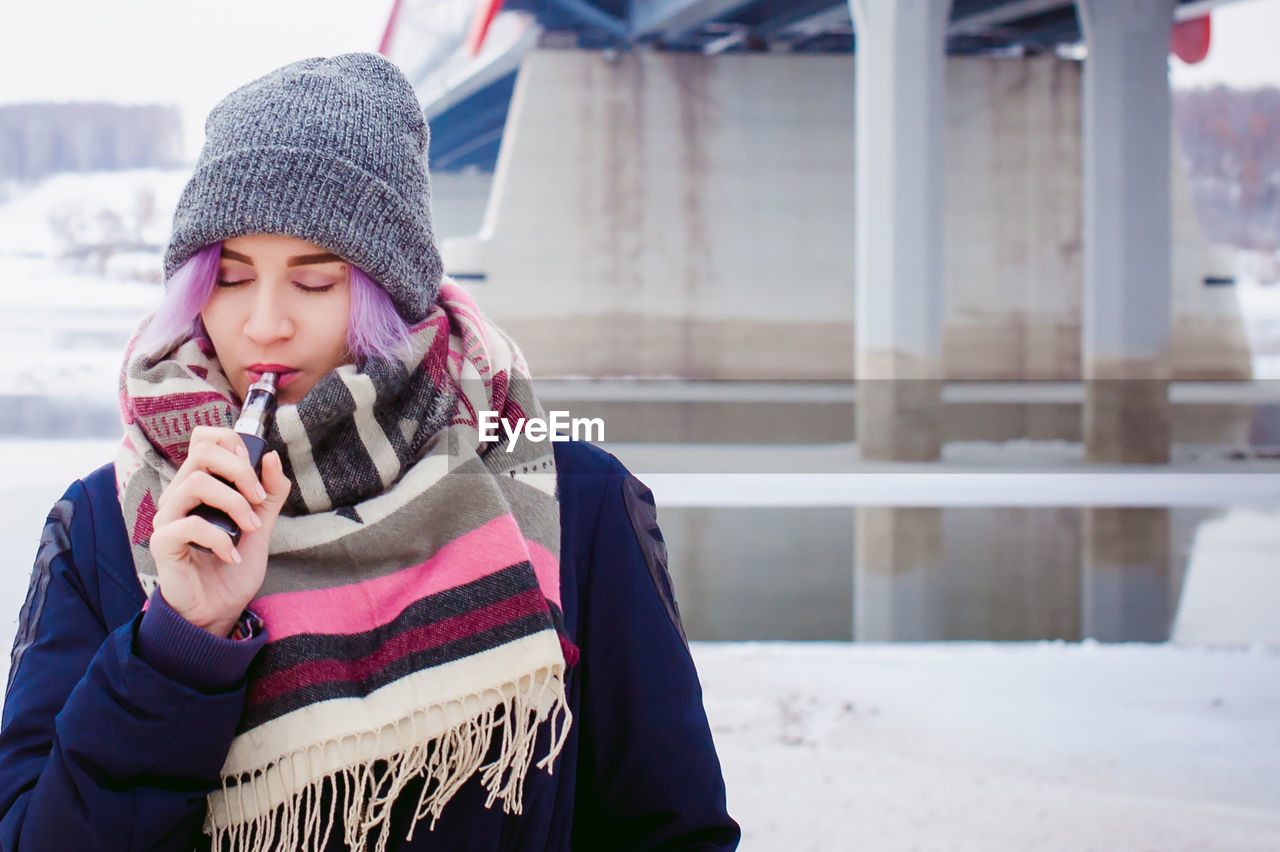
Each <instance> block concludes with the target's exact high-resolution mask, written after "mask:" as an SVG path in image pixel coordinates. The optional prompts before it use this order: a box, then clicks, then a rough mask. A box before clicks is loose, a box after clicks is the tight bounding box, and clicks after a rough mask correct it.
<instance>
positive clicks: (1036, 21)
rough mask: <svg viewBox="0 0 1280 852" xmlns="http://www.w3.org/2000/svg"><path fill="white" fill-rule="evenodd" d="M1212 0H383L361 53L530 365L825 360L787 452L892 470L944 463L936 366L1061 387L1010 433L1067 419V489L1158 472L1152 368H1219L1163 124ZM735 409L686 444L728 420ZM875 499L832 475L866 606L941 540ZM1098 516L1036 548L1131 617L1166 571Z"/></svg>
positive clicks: (655, 368) (1166, 388)
mask: <svg viewBox="0 0 1280 852" xmlns="http://www.w3.org/2000/svg"><path fill="white" fill-rule="evenodd" d="M1217 5H1219V4H1218V3H1217V2H1215V1H1214V0H1209V1H1208V2H1206V0H1074V2H1073V0H747V1H746V2H744V0H631V2H626V0H508V1H507V2H505V3H499V2H497V0H479V2H475V0H472V2H460V3H455V4H450V3H439V2H431V3H429V2H414V0H401V2H399V3H397V4H396V9H395V12H394V13H393V15H392V20H391V21H390V22H389V26H388V28H387V37H386V38H385V39H384V44H383V49H384V52H386V53H387V54H388V55H389V56H390V57H391V58H392V59H393V60H395V61H396V62H397V63H398V64H399V65H400V66H401V67H403V68H404V69H405V70H406V72H407V73H408V74H409V76H410V79H411V80H412V81H413V82H414V84H415V86H416V88H417V91H418V94H419V97H420V99H421V100H422V102H423V104H424V107H425V111H426V115H427V118H428V120H429V121H430V124H431V128H432V146H431V161H432V169H433V172H434V174H435V180H436V184H435V186H436V187H437V188H439V187H441V186H447V185H450V181H451V180H453V176H458V179H459V180H462V181H464V182H465V181H469V180H473V179H474V180H476V181H478V184H477V185H478V186H480V187H481V188H482V190H483V193H484V195H485V198H486V203H485V205H484V214H483V217H482V221H480V223H479V226H478V228H477V232H476V233H474V234H469V235H466V236H457V237H454V238H451V239H446V240H444V241H443V245H442V249H443V254H444V257H445V262H446V266H447V268H448V271H449V272H450V274H452V275H454V276H455V277H458V278H462V279H466V280H468V281H470V282H472V288H471V289H472V292H473V293H474V295H475V298H476V300H477V302H478V303H479V304H480V305H481V306H482V307H483V308H484V309H485V310H486V312H488V313H490V315H492V316H493V317H494V318H495V320H497V321H498V323H499V324H500V325H501V326H502V327H503V328H504V329H506V330H507V331H508V332H510V333H511V334H512V336H513V337H515V339H516V340H518V341H520V343H521V346H522V349H523V350H524V352H525V354H526V356H527V357H528V360H529V362H530V365H531V367H532V369H533V371H534V374H535V375H537V376H540V377H541V378H544V379H545V378H554V377H564V376H580V375H584V374H585V375H588V376H592V377H609V376H619V375H632V376H637V375H638V376H645V377H663V378H672V377H675V378H681V379H715V380H735V381H740V382H752V383H757V382H788V383H795V382H797V381H810V382H816V383H827V382H830V383H835V384H837V385H841V386H844V387H847V386H849V384H850V383H856V403H855V404H854V406H853V412H852V420H853V423H852V424H849V425H851V426H852V428H851V429H848V431H847V432H845V433H844V434H843V435H842V436H841V439H842V441H843V442H844V443H842V444H839V445H837V444H832V445H830V446H828V447H822V446H815V451H816V452H817V454H818V456H819V457H820V459H821V461H822V463H823V464H824V465H829V464H831V463H832V460H833V459H836V458H843V456H840V455H839V451H842V450H843V449H844V448H846V447H847V446H848V445H847V442H848V441H849V439H850V438H855V439H856V452H857V459H858V460H857V462H856V464H859V465H866V464H869V465H875V466H883V467H881V469H882V470H884V471H885V472H889V473H894V474H899V473H902V472H909V471H916V472H918V471H919V470H920V469H922V468H924V469H937V470H942V471H945V467H946V463H945V461H940V459H942V453H941V449H942V445H943V443H944V439H945V436H946V435H947V434H949V433H950V434H954V431H953V430H954V428H955V422H954V421H955V420H956V419H957V417H956V415H957V411H958V409H957V406H955V405H954V403H952V402H948V399H947V393H946V391H948V390H949V389H950V388H952V387H954V386H955V385H956V383H957V382H961V381H964V382H970V383H973V382H987V383H1000V382H1006V383H1007V382H1017V383H1019V387H1026V386H1028V385H1030V384H1033V383H1037V382H1047V383H1070V384H1071V386H1073V387H1079V388H1080V389H1081V390H1082V393H1081V397H1082V401H1081V403H1080V404H1079V405H1078V406H1077V407H1076V408H1074V409H1072V413H1071V416H1072V417H1073V418H1074V419H1073V421H1072V423H1071V424H1069V425H1068V426H1064V425H1063V424H1062V423H1061V421H1058V422H1055V423H1052V424H1049V425H1048V427H1046V428H1039V427H1036V426H1035V425H1034V424H1032V423H1031V419H1032V418H1031V416H1030V415H1027V417H1026V420H1025V421H1024V422H1023V424H1022V425H1023V426H1024V427H1025V429H1026V431H1024V432H1022V433H1020V434H1021V435H1026V436H1028V437H1030V436H1031V434H1032V432H1033V431H1034V432H1036V433H1037V434H1036V437H1040V438H1057V439H1059V440H1066V441H1071V442H1076V441H1078V442H1079V443H1080V444H1082V445H1083V449H1084V452H1083V459H1082V464H1080V465H1079V466H1076V467H1073V470H1072V473H1073V475H1074V474H1077V473H1087V474H1090V476H1089V477H1087V478H1088V479H1089V480H1090V481H1091V482H1095V483H1096V484H1097V485H1099V487H1101V486H1102V485H1103V484H1104V479H1103V478H1098V479H1096V480H1094V479H1093V475H1094V474H1103V473H1108V474H1114V473H1117V472H1118V473H1121V474H1133V473H1134V472H1136V471H1138V470H1142V471H1148V472H1152V473H1159V472H1171V471H1172V470H1173V469H1174V466H1171V465H1170V458H1171V452H1170V449H1171V442H1172V421H1173V419H1174V411H1173V409H1172V403H1171V400H1170V388H1171V383H1173V382H1175V381H1176V382H1206V381H1211V382H1221V381H1223V380H1237V381H1238V380H1247V379H1249V378H1250V365H1249V350H1248V345H1247V341H1246V340H1245V337H1244V334H1243V329H1242V326H1241V323H1240V317H1239V310H1238V305H1237V303H1236V299H1235V294H1234V292H1233V290H1232V288H1231V287H1230V286H1229V285H1230V282H1231V276H1232V272H1233V270H1232V268H1231V256H1230V254H1229V253H1224V252H1222V251H1221V250H1220V248H1219V247H1213V246H1210V245H1208V243H1207V241H1206V240H1205V238H1204V237H1203V235H1202V234H1201V232H1200V230H1199V227H1198V224H1197V223H1196V220H1195V216H1194V213H1193V211H1192V209H1191V205H1190V200H1189V189H1188V187H1187V182H1186V178H1185V175H1184V174H1183V173H1182V170H1181V168H1180V167H1179V166H1178V164H1177V162H1176V159H1175V156H1174V151H1175V148H1176V140H1174V139H1173V138H1172V127H1171V121H1170V110H1171V93H1170V91H1169V83H1168V61H1169V54H1170V47H1171V43H1173V44H1176V45H1177V47H1178V52H1179V54H1180V55H1183V56H1187V57H1189V58H1191V59H1195V58H1196V57H1197V56H1203V53H1204V50H1205V49H1206V48H1207V44H1208V38H1209V35H1210V31H1211V28H1210V24H1209V19H1208V18H1207V17H1206V16H1207V15H1209V14H1210V13H1211V11H1212V9H1213V8H1214V7H1215V6H1217ZM467 175H470V176H471V177H466V176H467ZM437 209H440V208H437ZM1224 285H1226V286H1224ZM1077 383H1078V384H1077ZM577 384H578V385H581V384H582V383H581V382H578V383H577ZM570 392H571V393H572V392H573V391H570ZM949 405H950V406H951V407H950V408H948V406H949ZM658 408H659V404H658V403H645V404H643V405H632V406H630V407H629V408H628V409H627V410H626V412H625V415H620V416H618V417H617V418H615V419H616V420H618V421H620V422H623V423H627V424H632V425H634V424H641V425H643V424H649V423H652V422H654V420H655V419H656V418H657V416H658V415H659V414H660V412H659V411H658ZM809 410H811V409H804V408H803V406H801V405H799V404H797V405H795V406H793V407H792V410H791V411H790V412H789V416H790V417H791V419H789V420H787V419H785V418H784V419H783V420H780V421H779V420H775V421H772V422H774V423H784V424H786V425H776V426H775V427H774V428H775V431H776V433H778V435H779V437H778V439H777V440H778V441H780V442H783V443H787V442H800V441H801V440H802V439H799V438H797V435H798V434H799V433H800V432H801V426H800V425H798V424H799V421H800V420H801V419H803V417H804V414H805V412H806V411H809ZM736 411H737V409H733V408H731V407H729V405H728V404H726V406H725V408H724V409H723V410H722V411H717V412H715V417H714V424H713V429H714V434H715V439H714V440H715V441H718V442H721V443H732V442H734V441H739V442H744V443H745V442H746V439H745V438H744V437H743V436H744V435H745V434H746V433H747V431H748V430H746V429H744V428H743V425H744V424H742V423H739V422H735V419H734V417H735V412H736ZM774 411H775V412H776V408H775V409H774ZM577 413H580V412H579V411H576V410H575V414H577ZM770 416H776V414H774V413H768V412H765V411H764V409H763V408H760V409H753V410H752V413H751V414H750V415H749V416H748V417H749V419H751V420H752V422H751V423H750V424H749V425H751V426H753V427H757V426H759V423H758V422H757V420H764V421H767V420H768V417H770ZM685 419H686V420H687V421H688V420H692V419H693V418H691V417H689V418H685ZM805 425H808V424H805ZM1040 427H1044V423H1041V424H1040ZM1046 429H1047V431H1046ZM1246 429H1247V425H1246ZM632 432H633V433H634V432H635V430H634V429H633V430H632ZM752 434H759V429H756V431H755V432H754V433H752ZM1224 434H1225V433H1224ZM684 440H686V441H687V440H689V439H688V438H685V439H684ZM760 452H762V453H772V452H776V451H775V450H773V449H771V448H764V449H762V450H761V451H760ZM772 457H773V456H770V458H772ZM1137 466H1141V467H1137ZM855 469H856V470H860V471H864V472H865V468H862V467H858V468H855ZM858 481H859V482H862V483H863V484H865V483H866V482H868V480H858ZM893 481H895V482H903V483H906V482H908V481H917V480H913V479H911V478H910V477H906V478H903V477H898V478H896V479H894V480H893ZM1018 481H1019V482H1020V483H1023V484H1029V487H1030V489H1031V490H1035V489H1036V484H1035V480H1034V478H1033V477H1032V478H1023V479H1019V480H1018ZM758 484H760V485H762V486H763V487H764V488H765V489H766V492H767V493H766V494H765V495H764V496H763V497H762V499H765V500H770V499H775V498H774V496H773V495H775V494H776V485H777V481H776V480H775V479H768V480H767V481H766V480H760V481H759V483H758ZM1041 484H1042V485H1044V486H1045V487H1048V485H1049V481H1048V480H1044V482H1042V483H1041ZM806 487H807V486H806ZM895 494H896V496H895V497H893V498H892V500H893V503H894V505H892V506H887V505H871V504H870V503H874V502H876V500H875V499H874V498H870V500H869V498H868V497H867V495H866V494H865V493H861V496H857V495H855V497H854V498H850V499H853V500H854V502H856V503H857V505H858V508H857V509H856V516H855V517H856V520H855V525H856V528H857V535H856V537H855V551H856V552H855V558H854V562H855V566H856V572H857V576H858V577H859V582H860V583H861V584H862V585H861V591H860V592H859V600H860V601H861V603H860V604H859V606H865V607H867V608H868V611H869V612H870V611H880V610H883V611H885V612H888V611H892V610H893V608H894V606H896V604H894V603H893V601H892V600H889V598H891V597H893V595H897V594H898V593H899V591H902V590H901V589H898V586H897V585H895V584H896V583H897V582H898V580H899V579H902V578H910V577H917V576H940V572H941V571H942V570H943V566H944V564H945V563H946V559H947V552H948V546H947V544H946V543H945V542H944V536H943V526H944V524H943V512H945V511H949V510H947V509H933V508H922V507H918V508H913V509H904V508H901V507H902V506H904V505H907V504H908V503H910V502H912V500H913V499H924V500H925V503H924V504H917V505H919V506H924V505H928V506H935V505H937V503H936V500H937V499H939V498H938V495H937V494H928V495H923V492H916V493H915V497H914V498H908V497H904V496H903V495H902V494H900V493H896V492H895ZM922 495H923V496H922ZM1024 496H1025V495H1024ZM1113 498H1115V499H1118V497H1116V495H1113ZM987 499H990V495H988V497H987ZM1059 499H1060V498H1059ZM1090 499H1091V500H1092V499H1093V498H1092V497H1090ZM845 505H847V503H846V504H845ZM948 505H951V504H950V503H948ZM1119 505H1120V504H1119V503H1108V504H1106V505H1103V506H1098V505H1097V504H1096V503H1091V504H1090V506H1089V507H1087V508H1084V509H1082V510H1081V513H1080V531H1079V535H1078V538H1072V539H1071V541H1072V542H1076V543H1077V544H1072V545H1069V547H1068V549H1070V552H1069V553H1068V552H1063V553H1061V554H1059V555H1061V557H1062V559H1063V561H1064V564H1067V565H1068V566H1070V565H1078V566H1080V568H1081V571H1082V574H1081V576H1083V577H1086V578H1088V580H1087V582H1088V583H1089V584H1091V585H1092V586H1093V587H1094V588H1096V589H1100V590H1102V592H1101V593H1102V597H1103V598H1105V599H1106V601H1107V602H1108V603H1107V605H1106V607H1104V609H1105V610H1106V612H1107V613H1108V615H1107V616H1106V618H1104V619H1102V620H1103V621H1106V619H1109V618H1112V617H1114V619H1115V620H1116V624H1115V625H1113V626H1111V627H1108V626H1105V625H1104V626H1102V627H1098V626H1097V625H1096V624H1095V627H1094V628H1091V630H1090V633H1089V635H1098V636H1107V635H1112V636H1123V635H1131V633H1132V631H1129V632H1126V631H1127V630H1128V628H1124V627H1123V626H1122V625H1120V624H1119V622H1121V621H1123V620H1124V618H1125V617H1127V616H1125V615H1124V613H1125V612H1126V609H1125V606H1124V605H1123V602H1124V601H1125V600H1127V599H1128V598H1127V596H1129V595H1131V594H1134V591H1133V590H1134V589H1136V588H1139V587H1141V588H1147V587H1146V586H1144V585H1143V584H1146V583H1149V581H1150V578H1152V577H1157V578H1162V579H1161V580H1159V582H1160V583H1167V582H1168V580H1167V578H1168V574H1169V566H1170V561H1171V550H1170V548H1171V544H1170V542H1171V521H1170V517H1169V513H1168V511H1167V510H1166V509H1162V508H1159V507H1145V508H1144V507H1130V508H1116V507H1117V506H1119ZM1162 505H1169V504H1168V503H1164V504H1162ZM1010 511H1011V512H1012V511H1013V510H1010ZM1019 517H1021V516H1020V515H1017V514H1016V512H1015V513H1014V514H1011V515H1010V517H1009V520H1008V521H1007V523H1008V524H1010V525H1016V524H1018V523H1021V521H1019V520H1018V518H1019ZM1001 523H1002V524H1003V523H1005V522H1004V521H1002V522H1001ZM1073 523H1074V522H1073ZM993 529H994V528H993ZM995 535H996V536H997V538H998V537H999V535H1000V534H999V533H996V534H995ZM1073 535H1074V534H1073ZM955 544H956V543H955V542H954V541H952V542H951V545H952V546H953V547H954V546H955ZM1077 547H1078V550H1077V549H1075V548H1077ZM1049 549H1051V550H1052V549H1053V548H1052V546H1051V547H1050V548H1049ZM952 558H953V559H954V558H955V556H954V553H953V557H952ZM985 558H986V557H984V559H985ZM993 558H994V557H993ZM1011 558H1014V559H1021V558H1023V557H1022V556H1019V555H1017V554H1014V555H1013V556H1012V557H1011ZM1043 558H1045V559H1047V558H1049V557H1048V556H1047V555H1045V556H1044V557H1043ZM962 561H965V560H962ZM973 561H974V562H975V564H976V563H977V562H980V561H982V560H981V559H977V558H975V559H974V560H973ZM770 568H771V569H772V566H770ZM867 578H870V579H869V580H868V579H867ZM863 581H866V582H863ZM903 582H908V580H903ZM1133 584H1136V585H1133ZM1131 585H1132V586H1133V588H1130V586H1131ZM1162 588H1163V587H1162ZM894 589H898V591H893V590H894ZM877 590H879V591H877ZM904 594H905V595H906V598H910V597H911V595H910V593H908V592H904ZM877 595H882V596H888V597H885V598H884V599H883V600H881V599H879V598H877ZM1095 621H1096V619H1095ZM1099 623H1101V622H1099ZM1113 628H1114V629H1113ZM868 635H871V634H868Z"/></svg>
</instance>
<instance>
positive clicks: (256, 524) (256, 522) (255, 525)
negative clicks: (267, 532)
mask: <svg viewBox="0 0 1280 852" xmlns="http://www.w3.org/2000/svg"><path fill="white" fill-rule="evenodd" d="M251 517H252V518H253V528H254V529H255V530H260V529H262V519H261V518H259V517H258V516H257V515H252V516H251Z"/></svg>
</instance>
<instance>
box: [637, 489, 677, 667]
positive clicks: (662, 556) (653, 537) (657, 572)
mask: <svg viewBox="0 0 1280 852" xmlns="http://www.w3.org/2000/svg"><path fill="white" fill-rule="evenodd" d="M622 494H623V497H624V498H625V502H626V504H627V516H628V517H629V518H630V519H631V528H632V529H633V530H634V531H635V534H636V541H638V542H639V543H640V550H641V552H642V553H644V561H645V564H646V565H647V566H649V577H650V578H651V579H652V580H653V585H654V588H656V589H657V590H658V598H659V599H660V600H661V601H662V606H663V607H664V608H665V609H666V611H667V617H668V618H670V619H671V624H672V625H673V626H674V627H675V629H676V632H677V633H679V634H680V640H681V641H682V642H684V646H685V648H686V649H687V648H688V647H689V639H688V637H687V636H685V633H684V624H683V623H681V621H680V607H679V606H677V605H676V596H675V591H674V589H673V587H672V583H671V574H670V572H669V571H668V570H667V543H666V541H664V540H663V538H662V530H660V529H658V506H657V504H656V503H655V502H654V499H653V492H652V491H651V490H649V487H648V486H647V485H645V484H644V483H643V482H641V481H640V480H639V479H637V478H636V477H635V475H634V474H630V473H629V474H627V478H626V479H624V480H623V482H622Z"/></svg>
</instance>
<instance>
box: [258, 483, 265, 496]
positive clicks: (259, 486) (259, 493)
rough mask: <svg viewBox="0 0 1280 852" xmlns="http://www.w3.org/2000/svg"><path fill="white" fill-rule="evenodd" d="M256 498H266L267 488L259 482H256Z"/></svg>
mask: <svg viewBox="0 0 1280 852" xmlns="http://www.w3.org/2000/svg"><path fill="white" fill-rule="evenodd" d="M258 499H259V500H265V499H267V489H265V488H263V487H262V483H261V482H259V483H258Z"/></svg>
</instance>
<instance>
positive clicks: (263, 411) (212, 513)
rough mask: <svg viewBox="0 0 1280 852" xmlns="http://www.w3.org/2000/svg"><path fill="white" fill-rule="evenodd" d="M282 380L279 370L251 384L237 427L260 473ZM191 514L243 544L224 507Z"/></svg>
mask: <svg viewBox="0 0 1280 852" xmlns="http://www.w3.org/2000/svg"><path fill="white" fill-rule="evenodd" d="M278 379H279V376H278V374H276V373H263V374H262V377H261V378H259V379H258V380H257V381H256V382H254V383H253V384H252V385H250V386H249V393H248V394H246V395H245V400H244V408H243V409H241V411H240V419H239V420H237V421H236V425H235V426H234V429H235V431H236V432H237V433H238V434H239V435H240V440H242V441H244V446H245V449H247V450H248V451H249V464H251V465H253V472H254V473H255V474H257V475H258V476H261V475H262V456H263V455H264V454H265V453H266V450H267V440H266V434H267V427H268V426H270V425H271V418H272V417H274V416H275V413H276V381H277V380H278ZM215 478H216V479H218V480H220V481H222V482H226V483H227V485H231V487H232V488H235V486H234V485H232V484H231V483H230V482H227V480H225V479H223V478H222V477H221V476H215ZM189 514H192V515H197V516H199V517H201V518H204V519H205V520H206V521H208V522H209V523H211V524H213V525H214V526H215V527H217V528H218V529H220V530H225V531H226V533H227V534H228V535H229V536H231V543H232V544H239V543H240V527H238V526H237V525H236V522H235V521H233V520H231V516H230V515H228V514H227V513H226V512H224V511H222V510H221V509H215V508H214V507H212V506H206V505H204V504H203V503H202V504H200V505H199V506H196V507H195V508H194V509H192V510H191V512H190V513H189ZM191 546H192V547H194V548H196V549H198V550H203V551H204V552H205V553H209V552H210V550H209V548H207V547H204V546H202V545H199V544H196V543H195V542H191Z"/></svg>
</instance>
